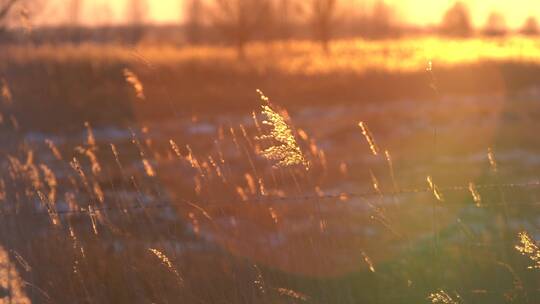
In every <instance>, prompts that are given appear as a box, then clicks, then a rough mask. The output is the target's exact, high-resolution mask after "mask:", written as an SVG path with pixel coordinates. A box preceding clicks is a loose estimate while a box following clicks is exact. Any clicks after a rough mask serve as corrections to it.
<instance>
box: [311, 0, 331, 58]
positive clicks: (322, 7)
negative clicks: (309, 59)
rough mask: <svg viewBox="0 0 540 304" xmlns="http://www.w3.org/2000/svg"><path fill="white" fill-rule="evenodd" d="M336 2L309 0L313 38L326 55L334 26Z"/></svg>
mask: <svg viewBox="0 0 540 304" xmlns="http://www.w3.org/2000/svg"><path fill="white" fill-rule="evenodd" d="M336 9H337V0H311V24H312V27H313V33H314V35H315V38H316V39H317V40H318V41H319V42H320V43H321V46H322V48H323V50H324V51H325V52H326V53H329V52H330V48H329V43H330V40H331V39H332V34H333V33H332V32H333V30H334V26H335V18H336Z"/></svg>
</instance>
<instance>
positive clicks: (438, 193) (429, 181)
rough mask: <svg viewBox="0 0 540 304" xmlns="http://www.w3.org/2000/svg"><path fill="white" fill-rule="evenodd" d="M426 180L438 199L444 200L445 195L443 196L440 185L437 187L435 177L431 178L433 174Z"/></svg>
mask: <svg viewBox="0 0 540 304" xmlns="http://www.w3.org/2000/svg"><path fill="white" fill-rule="evenodd" d="M426 180H427V182H428V185H429V189H430V190H431V191H432V192H433V195H434V196H435V198H436V199H437V201H439V202H441V203H442V202H444V197H443V195H442V193H441V191H440V190H439V187H437V185H435V183H433V179H432V178H431V176H428V177H427V179H426Z"/></svg>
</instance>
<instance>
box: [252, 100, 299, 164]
mask: <svg viewBox="0 0 540 304" xmlns="http://www.w3.org/2000/svg"><path fill="white" fill-rule="evenodd" d="M257 92H258V93H259V94H260V97H261V100H262V101H263V103H265V104H263V105H262V106H261V108H262V111H261V113H262V115H263V116H264V117H265V118H266V120H264V121H263V124H265V125H267V126H270V127H271V128H272V129H271V131H270V134H268V135H262V136H260V137H258V138H259V139H271V140H273V141H275V142H276V143H277V144H275V145H272V146H270V147H268V148H266V149H264V150H263V151H261V155H262V156H263V157H265V158H266V159H269V160H271V161H275V162H277V163H276V167H282V168H285V167H290V166H294V165H301V166H304V168H305V169H306V170H307V169H309V162H308V161H307V160H306V159H305V158H304V155H303V154H302V150H301V149H300V146H299V145H298V143H297V141H296V138H295V137H294V135H293V131H292V128H291V127H290V126H289V124H288V123H287V121H286V118H285V117H284V116H283V115H281V114H280V113H278V112H277V111H275V110H274V109H272V107H271V106H270V104H269V100H268V97H266V96H264V94H263V93H262V92H261V91H260V90H258V91H257Z"/></svg>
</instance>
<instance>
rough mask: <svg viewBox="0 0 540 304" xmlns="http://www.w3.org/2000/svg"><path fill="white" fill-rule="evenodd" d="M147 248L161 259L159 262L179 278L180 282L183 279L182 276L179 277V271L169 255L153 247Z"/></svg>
mask: <svg viewBox="0 0 540 304" xmlns="http://www.w3.org/2000/svg"><path fill="white" fill-rule="evenodd" d="M148 250H149V251H150V252H152V253H153V254H154V255H155V256H156V257H157V258H158V259H159V260H160V261H161V263H162V264H163V265H164V266H165V267H167V269H169V270H170V271H171V272H172V273H173V274H174V275H175V276H176V277H177V278H178V279H179V281H180V282H182V281H183V280H182V277H180V273H178V270H176V267H174V265H173V263H172V262H171V260H170V259H169V257H167V256H166V255H165V254H164V253H163V252H161V251H159V250H157V249H155V248H148Z"/></svg>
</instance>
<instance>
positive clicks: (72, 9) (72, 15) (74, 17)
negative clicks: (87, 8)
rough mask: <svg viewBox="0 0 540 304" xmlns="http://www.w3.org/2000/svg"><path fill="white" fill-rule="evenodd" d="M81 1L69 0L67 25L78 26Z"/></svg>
mask: <svg viewBox="0 0 540 304" xmlns="http://www.w3.org/2000/svg"><path fill="white" fill-rule="evenodd" d="M81 7H82V0H71V2H70V4H69V12H68V13H69V24H70V25H71V26H73V27H75V26H78V25H79V22H80V18H81Z"/></svg>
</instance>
